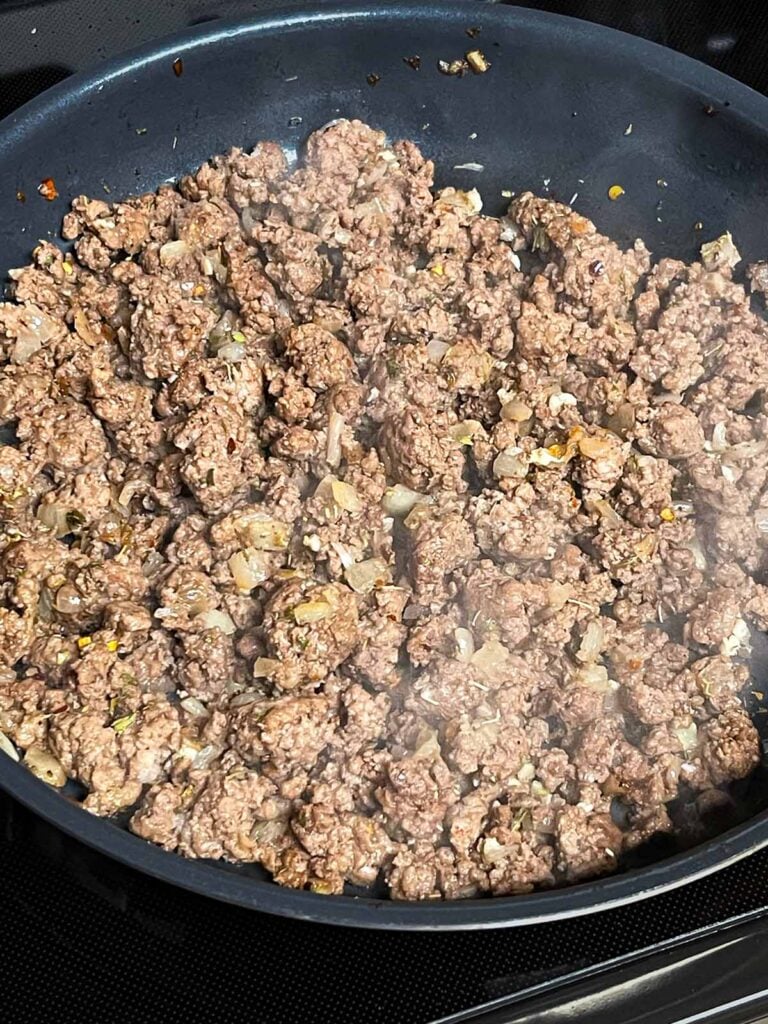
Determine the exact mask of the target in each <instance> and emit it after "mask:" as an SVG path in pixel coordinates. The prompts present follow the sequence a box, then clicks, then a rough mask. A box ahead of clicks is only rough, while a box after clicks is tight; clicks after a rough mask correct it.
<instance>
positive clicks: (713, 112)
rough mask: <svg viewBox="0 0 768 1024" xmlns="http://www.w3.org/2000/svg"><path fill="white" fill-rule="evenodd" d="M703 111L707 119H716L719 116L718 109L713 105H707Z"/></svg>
mask: <svg viewBox="0 0 768 1024" xmlns="http://www.w3.org/2000/svg"><path fill="white" fill-rule="evenodd" d="M701 109H702V110H703V111H704V113H705V114H706V115H707V117H714V116H715V115H716V114H717V108H716V107H714V106H713V105H712V104H711V103H707V104H706V105H705V106H703V107H702V108H701Z"/></svg>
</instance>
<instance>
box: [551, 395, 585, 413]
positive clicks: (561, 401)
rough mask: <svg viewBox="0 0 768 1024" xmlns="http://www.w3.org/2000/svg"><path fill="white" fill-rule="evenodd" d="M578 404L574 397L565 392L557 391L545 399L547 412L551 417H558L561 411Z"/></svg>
mask: <svg viewBox="0 0 768 1024" xmlns="http://www.w3.org/2000/svg"><path fill="white" fill-rule="evenodd" d="M578 404H579V403H578V401H577V399H576V396H575V395H571V394H569V393H568V392H567V391H557V392H555V394H554V395H550V396H549V398H548V399H547V405H548V406H549V411H550V412H551V413H552V415H553V416H559V415H560V413H561V412H562V411H563V409H567V408H569V407H571V406H575V405H578Z"/></svg>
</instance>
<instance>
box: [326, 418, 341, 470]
mask: <svg viewBox="0 0 768 1024" xmlns="http://www.w3.org/2000/svg"><path fill="white" fill-rule="evenodd" d="M343 430H344V417H343V416H342V415H341V413H339V412H337V411H336V410H335V409H331V411H330V413H329V414H328V436H327V438H326V444H325V458H326V461H327V462H328V465H329V466H338V465H339V463H340V462H341V435H342V431H343Z"/></svg>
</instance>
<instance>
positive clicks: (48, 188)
mask: <svg viewBox="0 0 768 1024" xmlns="http://www.w3.org/2000/svg"><path fill="white" fill-rule="evenodd" d="M37 191H38V192H39V193H40V195H41V196H42V197H43V199H47V200H48V202H49V203H52V202H53V200H54V199H58V196H59V190H58V189H57V188H56V182H55V181H54V180H53V178H43V180H42V181H41V182H40V184H39V185H38V186H37Z"/></svg>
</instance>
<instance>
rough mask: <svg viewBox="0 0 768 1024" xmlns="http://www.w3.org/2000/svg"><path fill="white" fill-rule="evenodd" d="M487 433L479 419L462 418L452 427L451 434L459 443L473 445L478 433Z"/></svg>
mask: <svg viewBox="0 0 768 1024" xmlns="http://www.w3.org/2000/svg"><path fill="white" fill-rule="evenodd" d="M481 433H483V434H484V433H485V431H484V429H483V425H482V423H480V422H479V420H462V422H461V423H456V424H455V425H454V426H452V427H451V429H450V435H451V437H452V438H453V439H454V441H458V443H459V444H464V445H471V444H472V442H473V439H474V437H475V435H476V434H481Z"/></svg>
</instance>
